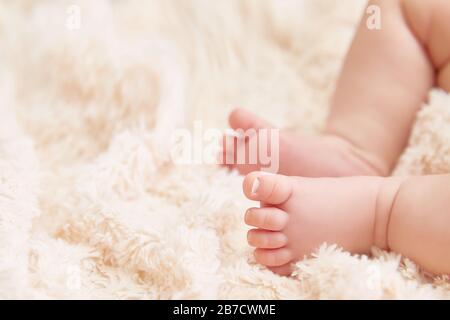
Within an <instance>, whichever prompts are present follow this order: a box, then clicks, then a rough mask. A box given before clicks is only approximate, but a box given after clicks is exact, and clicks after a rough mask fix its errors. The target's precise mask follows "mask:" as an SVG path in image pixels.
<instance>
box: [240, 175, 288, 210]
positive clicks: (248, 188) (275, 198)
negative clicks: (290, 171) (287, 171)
mask: <svg viewBox="0 0 450 320" xmlns="http://www.w3.org/2000/svg"><path fill="white" fill-rule="evenodd" d="M243 189H244V194H245V195H246V197H247V198H249V199H250V200H253V201H261V202H264V203H266V204H272V205H279V204H282V203H284V202H286V201H287V200H288V199H289V198H290V196H291V194H292V192H293V187H292V178H290V177H287V176H283V175H275V174H267V173H264V172H253V173H250V174H249V175H247V176H246V177H245V179H244V184H243Z"/></svg>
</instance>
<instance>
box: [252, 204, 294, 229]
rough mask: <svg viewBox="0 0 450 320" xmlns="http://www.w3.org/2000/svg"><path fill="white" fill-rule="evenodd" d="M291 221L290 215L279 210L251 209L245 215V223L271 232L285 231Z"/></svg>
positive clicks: (267, 208)
mask: <svg viewBox="0 0 450 320" xmlns="http://www.w3.org/2000/svg"><path fill="white" fill-rule="evenodd" d="M288 220H289V215H288V214H287V213H286V212H285V211H283V210H280V209H278V208H271V207H265V208H251V209H249V210H247V212H246V214H245V223H246V224H248V225H249V226H253V227H256V228H261V229H266V230H270V231H281V230H283V229H284V228H285V227H286V225H287V223H288Z"/></svg>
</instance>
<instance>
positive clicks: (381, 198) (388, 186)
mask: <svg viewBox="0 0 450 320" xmlns="http://www.w3.org/2000/svg"><path fill="white" fill-rule="evenodd" d="M406 179H407V178H405V177H390V178H380V182H379V183H380V185H379V188H378V194H377V198H376V205H375V219H374V226H373V234H374V236H373V239H374V240H373V242H374V245H375V246H376V247H378V248H381V249H384V250H390V246H389V237H388V234H389V222H390V219H391V215H392V212H393V208H394V204H395V200H396V198H397V195H398V194H399V192H400V189H401V186H402V185H403V183H404V182H405V180H406Z"/></svg>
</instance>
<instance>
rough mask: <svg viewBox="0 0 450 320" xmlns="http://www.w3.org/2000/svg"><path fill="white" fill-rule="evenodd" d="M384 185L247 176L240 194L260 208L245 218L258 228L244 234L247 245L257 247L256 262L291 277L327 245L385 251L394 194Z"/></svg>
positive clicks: (364, 181)
mask: <svg viewBox="0 0 450 320" xmlns="http://www.w3.org/2000/svg"><path fill="white" fill-rule="evenodd" d="M386 180H387V179H384V178H380V177H348V178H299V177H287V176H282V175H268V174H263V173H261V172H254V173H251V174H249V175H248V176H247V177H246V178H245V180H244V186H243V188H244V193H245V195H246V196H247V197H248V198H249V199H250V200H254V201H260V202H261V207H260V208H251V209H249V210H247V212H246V214H245V222H246V223H247V224H248V225H250V226H252V227H256V228H257V229H253V230H250V231H249V233H248V243H249V244H250V245H251V246H253V247H256V250H255V258H256V261H257V262H258V263H260V264H263V265H265V266H267V267H269V268H270V269H271V270H272V271H274V272H276V273H279V274H282V275H289V274H290V273H291V267H290V265H291V263H292V262H295V261H297V260H300V259H302V258H304V257H307V256H308V255H310V254H311V253H312V252H313V251H314V250H316V249H317V248H318V247H319V246H320V245H321V244H323V243H325V242H326V243H328V244H337V245H339V246H340V247H342V248H343V249H345V250H348V251H350V252H352V253H357V254H367V253H369V252H370V249H371V247H372V246H374V245H376V246H378V247H380V248H387V240H386V233H387V231H386V230H387V223H388V216H389V212H390V205H391V204H392V201H393V198H394V195H395V192H396V190H395V188H391V187H389V188H384V187H383V188H382V186H383V182H384V181H386ZM380 188H381V189H380ZM380 190H382V191H381V192H380ZM384 190H387V191H384ZM379 194H382V197H379Z"/></svg>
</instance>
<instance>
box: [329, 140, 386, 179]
mask: <svg viewBox="0 0 450 320" xmlns="http://www.w3.org/2000/svg"><path fill="white" fill-rule="evenodd" d="M325 136H326V137H327V138H328V139H330V140H334V141H335V143H336V142H337V143H339V144H341V145H342V146H343V147H344V148H345V150H346V152H348V153H349V154H351V155H352V156H353V157H354V158H356V159H357V160H358V162H360V165H361V166H363V167H364V168H365V171H367V173H368V174H367V175H374V176H380V177H387V176H389V175H390V173H391V168H390V166H389V165H388V163H387V162H386V161H384V160H383V159H382V158H380V157H378V156H377V155H375V154H373V153H371V152H370V151H368V150H366V149H364V148H363V147H361V146H358V145H356V144H355V143H353V142H352V141H351V140H350V139H347V138H346V137H344V136H342V135H340V134H337V133H335V132H333V133H325Z"/></svg>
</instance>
